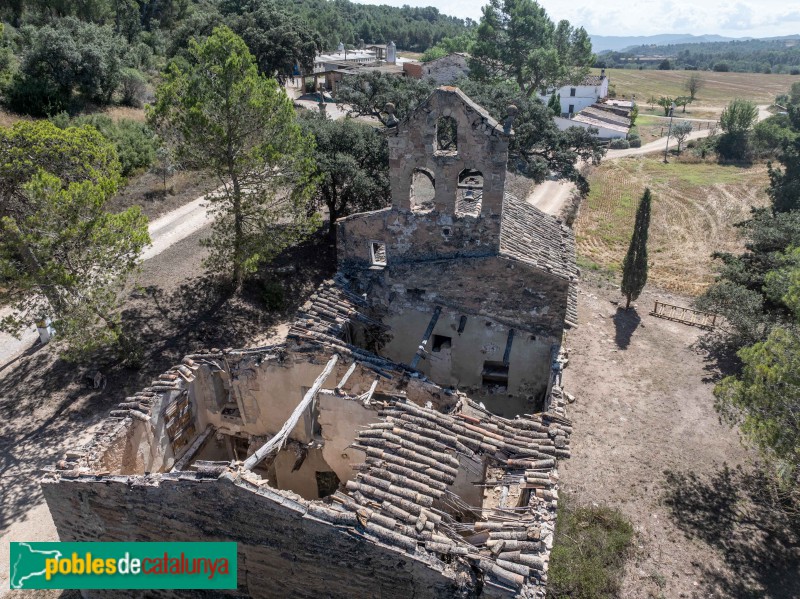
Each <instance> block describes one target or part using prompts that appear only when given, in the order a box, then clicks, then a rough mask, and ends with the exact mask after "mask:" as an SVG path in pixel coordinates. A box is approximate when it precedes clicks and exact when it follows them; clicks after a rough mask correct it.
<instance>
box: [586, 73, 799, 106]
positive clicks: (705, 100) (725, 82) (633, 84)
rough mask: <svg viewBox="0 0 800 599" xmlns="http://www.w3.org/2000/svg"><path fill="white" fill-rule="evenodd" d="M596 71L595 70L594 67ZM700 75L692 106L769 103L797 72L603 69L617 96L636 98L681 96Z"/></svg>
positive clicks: (789, 82)
mask: <svg viewBox="0 0 800 599" xmlns="http://www.w3.org/2000/svg"><path fill="white" fill-rule="evenodd" d="M594 71H595V72H596V74H599V73H600V71H599V70H598V69H594ZM695 72H696V73H698V74H699V75H700V77H702V79H703V82H704V85H703V87H702V88H701V89H700V91H699V92H698V93H697V98H696V99H695V104H696V105H705V106H724V105H725V104H727V103H728V102H729V101H730V100H732V99H733V98H744V99H746V100H752V101H753V102H755V103H756V104H771V103H772V102H773V101H774V100H775V96H777V95H778V94H783V93H786V92H788V91H789V88H790V87H792V83H796V82H798V81H800V75H764V74H762V73H715V72H713V71H658V70H649V71H639V70H633V69H606V75H608V77H609V80H610V83H611V84H612V85H614V89H615V90H616V92H617V96H618V97H619V96H625V97H630V96H631V95H633V94H636V98H637V99H638V100H639V101H646V100H647V99H648V98H650V97H651V96H653V97H655V98H659V97H661V96H671V97H675V96H685V95H687V92H686V90H684V89H683V84H684V83H685V82H686V80H687V79H688V78H689V76H690V75H691V74H692V73H695Z"/></svg>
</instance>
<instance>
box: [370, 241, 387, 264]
mask: <svg viewBox="0 0 800 599" xmlns="http://www.w3.org/2000/svg"><path fill="white" fill-rule="evenodd" d="M369 258H370V264H371V266H372V267H373V268H383V267H385V266H386V244H385V243H383V242H382V241H370V242H369Z"/></svg>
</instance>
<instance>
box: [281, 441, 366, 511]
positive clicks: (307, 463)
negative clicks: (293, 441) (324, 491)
mask: <svg viewBox="0 0 800 599" xmlns="http://www.w3.org/2000/svg"><path fill="white" fill-rule="evenodd" d="M351 442H352V439H351ZM296 461H297V454H295V452H294V451H292V450H291V449H283V450H281V451H279V452H278V454H277V455H276V456H275V462H274V463H273V466H274V468H275V479H276V482H277V488H279V489H283V490H286V491H293V492H294V493H297V494H298V495H300V497H302V498H303V499H317V498H318V497H319V493H318V489H317V477H316V473H317V472H331V467H330V466H329V465H328V463H327V462H326V461H325V459H324V457H323V456H322V450H321V449H318V448H315V449H309V450H307V451H306V455H305V459H304V460H303V463H302V464H301V465H300V468H298V469H297V470H295V471H294V472H293V471H292V468H293V467H294V465H295V462H296Z"/></svg>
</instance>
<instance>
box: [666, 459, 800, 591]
mask: <svg viewBox="0 0 800 599" xmlns="http://www.w3.org/2000/svg"><path fill="white" fill-rule="evenodd" d="M665 477H666V488H667V492H666V495H665V497H664V502H665V504H666V505H667V506H668V508H669V509H670V511H671V515H672V518H673V519H674V520H675V522H676V524H677V526H678V527H679V528H680V529H681V530H682V531H683V532H684V533H685V534H686V535H687V536H689V537H697V538H699V539H700V540H702V541H704V542H705V543H707V544H708V545H710V546H711V547H713V548H714V549H716V550H717V551H719V553H720V554H721V556H722V558H723V559H724V561H725V563H726V565H727V566H728V568H727V571H719V570H716V569H712V568H708V567H704V566H700V568H701V570H702V571H703V579H704V580H703V584H704V585H705V586H706V589H705V592H706V596H719V595H720V594H721V595H722V596H724V597H737V598H740V599H750V598H752V599H757V598H758V599H765V598H770V599H784V598H785V599H790V598H796V597H800V576H798V572H800V518H798V517H797V516H798V515H797V512H796V506H795V510H794V511H793V510H791V509H789V506H787V505H786V504H782V503H781V502H780V500H779V499H777V498H776V497H775V496H774V494H773V493H771V487H770V484H769V482H768V481H767V480H766V478H765V477H764V475H763V474H761V473H759V472H756V471H754V472H752V473H747V472H744V471H743V470H742V469H741V468H737V469H731V468H728V467H727V466H724V467H723V468H722V469H720V470H718V471H717V472H715V473H712V474H710V475H708V476H698V475H697V474H696V473H694V472H675V471H666V472H665Z"/></svg>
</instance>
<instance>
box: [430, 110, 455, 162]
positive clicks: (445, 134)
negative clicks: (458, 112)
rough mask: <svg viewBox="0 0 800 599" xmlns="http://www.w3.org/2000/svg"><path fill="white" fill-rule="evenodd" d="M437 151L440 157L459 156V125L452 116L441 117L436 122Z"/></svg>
mask: <svg viewBox="0 0 800 599" xmlns="http://www.w3.org/2000/svg"><path fill="white" fill-rule="evenodd" d="M435 143H436V145H435V148H434V149H435V150H436V153H437V154H440V155H456V154H458V123H457V122H456V120H455V119H454V118H453V117H451V116H443V117H439V120H438V121H436V142H435Z"/></svg>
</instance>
